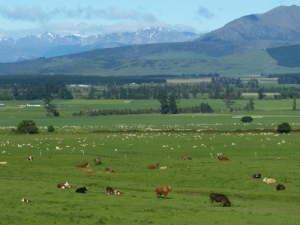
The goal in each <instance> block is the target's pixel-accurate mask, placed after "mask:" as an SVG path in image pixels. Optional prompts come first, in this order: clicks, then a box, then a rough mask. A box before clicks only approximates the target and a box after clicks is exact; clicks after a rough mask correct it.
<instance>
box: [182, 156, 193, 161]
mask: <svg viewBox="0 0 300 225" xmlns="http://www.w3.org/2000/svg"><path fill="white" fill-rule="evenodd" d="M181 159H182V160H192V157H189V156H181Z"/></svg>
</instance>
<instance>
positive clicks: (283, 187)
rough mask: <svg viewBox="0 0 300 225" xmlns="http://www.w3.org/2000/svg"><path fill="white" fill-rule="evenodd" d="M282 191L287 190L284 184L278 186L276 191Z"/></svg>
mask: <svg viewBox="0 0 300 225" xmlns="http://www.w3.org/2000/svg"><path fill="white" fill-rule="evenodd" d="M281 190H285V186H284V185H283V184H277V185H276V188H275V191H281Z"/></svg>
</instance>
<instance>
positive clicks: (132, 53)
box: [0, 5, 300, 75]
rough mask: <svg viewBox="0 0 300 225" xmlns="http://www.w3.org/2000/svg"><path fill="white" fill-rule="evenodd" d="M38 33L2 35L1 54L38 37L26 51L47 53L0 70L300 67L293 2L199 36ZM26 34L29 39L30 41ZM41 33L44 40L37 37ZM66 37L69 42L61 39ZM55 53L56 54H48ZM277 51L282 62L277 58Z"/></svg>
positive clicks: (299, 21)
mask: <svg viewBox="0 0 300 225" xmlns="http://www.w3.org/2000/svg"><path fill="white" fill-rule="evenodd" d="M168 35H169V36H168ZM42 36H43V35H42ZM42 36H41V37H33V36H28V37H27V38H28V40H27V39H26V40H27V41H25V39H24V40H23V41H21V39H20V41H19V43H18V45H17V44H14V43H16V42H13V41H12V40H9V39H7V40H5V41H6V42H5V41H4V40H2V41H1V42H0V44H1V43H2V45H4V43H6V44H5V45H4V46H2V47H3V48H0V55H1V54H2V53H1V52H2V49H4V50H3V52H4V51H11V52H13V51H12V50H13V49H18V51H22V52H28V49H29V47H28V45H27V44H26V43H39V44H36V46H33V47H31V48H30V51H31V52H32V54H35V55H36V56H37V55H42V52H44V53H43V55H44V56H45V57H46V58H44V57H41V58H38V59H37V60H31V61H24V62H19V63H10V64H0V74H9V73H42V74H43V73H48V74H70V73H72V74H94V75H139V74H141V75H147V74H149V75H155V74H184V73H189V74H192V73H210V72H211V73H214V72H217V73H219V74H221V75H222V73H223V74H231V75H234V74H241V73H242V74H254V73H256V74H257V73H258V74H259V73H261V72H263V73H267V72H270V73H274V72H281V71H285V72H286V71H297V70H295V69H293V70H290V69H289V68H287V67H297V66H299V67H300V60H299V59H300V52H299V49H300V48H299V47H297V46H298V45H300V7H299V6H296V5H292V6H280V7H277V8H275V9H273V10H271V11H269V12H266V13H263V14H252V15H247V16H244V17H241V18H239V19H236V20H234V21H232V22H230V23H228V24H226V25H225V26H224V27H222V28H220V29H217V30H215V31H212V32H209V33H207V34H204V35H202V36H198V35H197V34H191V33H187V34H186V33H179V32H175V31H168V30H165V29H154V28H149V29H144V30H141V31H139V32H136V33H128V34H127V33H126V34H119V36H118V34H113V35H111V36H105V35H104V36H101V37H98V36H97V38H96V36H95V37H94V38H92V37H89V38H90V39H89V38H86V39H82V37H78V36H73V35H71V36H66V37H64V38H62V39H63V40H64V42H62V41H60V40H61V37H59V36H58V35H50V34H45V35H44V36H45V37H43V38H42ZM52 36H53V37H52ZM47 37H48V39H47ZM50 37H51V38H50ZM30 38H31V39H32V41H29V40H30ZM168 38H169V39H168ZM40 39H42V40H44V41H43V42H38V41H37V40H40ZM183 39H189V41H183ZM193 39H194V40H193ZM66 40H68V42H67V43H70V44H69V45H67V44H62V43H66ZM83 40H84V41H83ZM167 40H169V41H167ZM171 40H172V41H171ZM176 40H177V41H176ZM145 42H146V43H145ZM166 42H168V43H166ZM7 43H10V44H7ZM22 43H23V44H22ZM49 43H50V44H49ZM129 43H131V44H129ZM51 44H52V45H51ZM16 46H20V47H19V48H16ZM39 46H43V48H42V47H39ZM285 46H286V48H287V49H285ZM288 46H294V47H292V48H288ZM279 47H280V48H279ZM273 48H274V50H270V49H273ZM32 49H35V50H32ZM39 49H43V51H41V50H39ZM91 49H93V50H91ZM83 50H84V52H82V51H83ZM90 50H91V51H90ZM267 50H268V51H267ZM278 51H280V53H279V52H278ZM290 51H293V57H296V59H295V60H294V61H293V62H292V63H289V64H286V60H282V57H284V56H285V55H282V54H287V55H288V54H290ZM55 55H61V56H58V57H53V58H48V57H51V56H55ZM280 55H281V59H280V61H281V62H280V63H279V64H278V60H279V58H278V56H280ZM275 56H276V57H275ZM297 56H298V57H297ZM22 59H24V57H23V58H22ZM0 61H1V60H0ZM284 67H286V68H284ZM298 72H299V71H298Z"/></svg>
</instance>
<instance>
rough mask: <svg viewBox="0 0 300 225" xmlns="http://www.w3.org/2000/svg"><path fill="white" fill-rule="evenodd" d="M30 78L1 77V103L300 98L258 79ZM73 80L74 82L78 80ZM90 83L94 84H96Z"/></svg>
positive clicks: (297, 90)
mask: <svg viewBox="0 0 300 225" xmlns="http://www.w3.org/2000/svg"><path fill="white" fill-rule="evenodd" d="M13 77H14V76H13ZM27 77H28V79H25V77H21V78H20V77H14V79H12V78H8V77H6V78H5V76H4V77H2V76H0V100H41V99H43V98H45V97H49V98H51V99H72V98H76V99H159V93H161V92H162V91H164V92H166V93H167V94H168V95H170V94H172V93H174V94H175V95H176V98H177V99H189V98H193V99H196V98H201V97H203V96H204V95H205V97H207V96H208V98H210V99H224V100H225V101H226V104H227V105H228V107H229V106H230V104H231V102H232V100H238V99H243V95H242V94H243V93H247V92H254V93H258V96H259V99H265V98H266V95H265V93H268V92H272V93H275V92H277V93H280V95H276V96H274V98H275V99H280V98H298V97H300V87H298V86H295V85H294V86H269V87H267V86H262V87H260V86H259V81H258V80H257V79H255V78H252V79H249V80H247V81H244V80H242V79H240V78H230V77H229V78H228V77H217V76H212V77H211V81H207V82H200V83H193V84H190V83H180V84H176V83H175V84H170V83H153V82H150V83H141V84H138V83H130V84H129V83H127V81H131V80H130V79H129V80H128V79H127V78H124V80H123V81H122V82H121V80H119V82H121V83H126V84H125V85H118V84H117V83H109V84H106V85H102V86H97V82H96V83H92V84H90V83H88V84H90V85H86V86H85V87H80V85H69V83H70V82H71V80H68V79H69V78H66V77H67V76H63V77H57V76H53V77H52V76H50V75H49V76H45V78H39V77H36V78H37V79H36V80H35V79H33V78H35V76H27ZM73 77H74V79H75V77H76V76H73ZM91 77H92V76H91ZM295 77H296V76H295ZM19 78H20V79H19ZM50 78H53V79H52V80H51V79H50ZM60 78H61V79H62V80H64V79H66V80H64V81H65V82H63V81H62V80H60ZM93 78H94V77H93ZM10 79H12V80H10ZM82 79H83V80H80V79H78V80H77V81H78V82H79V81H84V79H85V78H82ZM145 79H148V77H145ZM155 79H156V78H155ZM157 79H162V78H157ZM282 79H283V78H282ZM67 80H68V81H67ZM100 80H101V79H100ZM113 80H114V79H112V80H110V81H113ZM125 80H126V82H125ZM87 81H88V82H92V81H93V80H87ZM72 83H74V82H72ZM83 84H86V83H83Z"/></svg>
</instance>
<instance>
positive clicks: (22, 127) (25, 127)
mask: <svg viewBox="0 0 300 225" xmlns="http://www.w3.org/2000/svg"><path fill="white" fill-rule="evenodd" d="M17 133H20V134H37V133H39V129H38V127H37V126H36V125H35V122H34V121H33V120H23V121H22V122H21V123H19V125H18V127H17Z"/></svg>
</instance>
